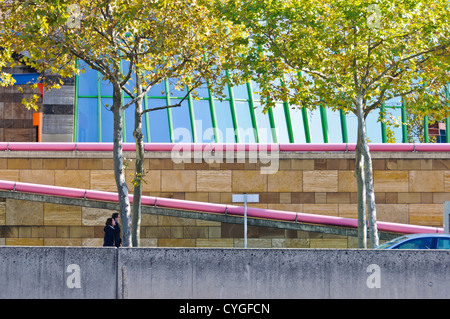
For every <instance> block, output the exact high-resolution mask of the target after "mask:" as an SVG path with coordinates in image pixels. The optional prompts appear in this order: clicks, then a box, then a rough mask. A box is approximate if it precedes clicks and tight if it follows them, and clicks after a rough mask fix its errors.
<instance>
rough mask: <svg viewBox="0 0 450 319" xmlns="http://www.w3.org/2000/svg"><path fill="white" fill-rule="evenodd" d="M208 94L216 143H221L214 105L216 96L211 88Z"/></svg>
mask: <svg viewBox="0 0 450 319" xmlns="http://www.w3.org/2000/svg"><path fill="white" fill-rule="evenodd" d="M208 95H209V111H210V113H211V123H212V126H213V131H214V141H215V142H216V143H219V132H218V130H217V117H216V108H215V106H214V97H213V95H212V92H211V90H210V89H209V88H208Z"/></svg>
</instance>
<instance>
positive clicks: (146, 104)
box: [144, 93, 151, 143]
mask: <svg viewBox="0 0 450 319" xmlns="http://www.w3.org/2000/svg"><path fill="white" fill-rule="evenodd" d="M144 108H145V109H146V110H148V100H147V93H145V95H144ZM148 116H149V114H148V112H147V113H145V131H146V132H147V143H150V142H151V137H150V121H149V118H148Z"/></svg>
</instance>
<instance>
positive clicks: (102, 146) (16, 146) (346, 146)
mask: <svg viewBox="0 0 450 319" xmlns="http://www.w3.org/2000/svg"><path fill="white" fill-rule="evenodd" d="M355 148H356V144H352V143H303V144H302V143H295V144H294V143H292V144H289V143H271V144H259V143H246V144H244V143H242V144H240V143H146V144H144V150H145V151H146V152H171V151H223V152H225V151H234V152H238V151H246V152H248V151H280V152H353V151H355ZM369 149H370V150H371V151H372V152H450V143H436V144H431V143H423V144H421V143H418V144H415V143H399V144H393V143H392V144H391V143H370V144H369ZM112 150H113V143H80V142H77V143H52V142H42V143H34V142H29V143H28V142H0V151H51V152H56V151H80V152H87V151H89V152H112ZM123 150H124V151H130V152H133V151H135V150H136V145H135V144H134V143H124V144H123Z"/></svg>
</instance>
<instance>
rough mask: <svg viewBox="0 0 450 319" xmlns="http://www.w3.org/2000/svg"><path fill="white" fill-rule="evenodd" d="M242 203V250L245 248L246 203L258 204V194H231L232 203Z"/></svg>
mask: <svg viewBox="0 0 450 319" xmlns="http://www.w3.org/2000/svg"><path fill="white" fill-rule="evenodd" d="M242 202H244V248H247V203H259V194H247V193H244V194H233V203H242Z"/></svg>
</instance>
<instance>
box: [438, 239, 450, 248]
mask: <svg viewBox="0 0 450 319" xmlns="http://www.w3.org/2000/svg"><path fill="white" fill-rule="evenodd" d="M437 249H450V238H439V239H438V243H437Z"/></svg>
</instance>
